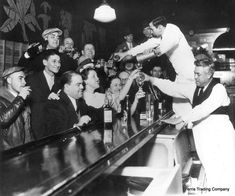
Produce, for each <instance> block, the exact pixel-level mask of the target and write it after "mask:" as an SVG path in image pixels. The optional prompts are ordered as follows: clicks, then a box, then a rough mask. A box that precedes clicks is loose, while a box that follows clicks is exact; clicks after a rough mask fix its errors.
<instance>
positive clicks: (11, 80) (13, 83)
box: [7, 71, 26, 93]
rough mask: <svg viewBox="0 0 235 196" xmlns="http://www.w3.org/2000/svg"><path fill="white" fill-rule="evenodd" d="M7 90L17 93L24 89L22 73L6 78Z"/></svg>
mask: <svg viewBox="0 0 235 196" xmlns="http://www.w3.org/2000/svg"><path fill="white" fill-rule="evenodd" d="M7 83H8V88H10V89H11V90H12V91H14V92H16V93H19V92H20V91H21V88H22V87H25V85H26V82H25V74H24V72H23V71H19V72H15V73H13V74H11V75H10V76H9V77H8V78H7Z"/></svg>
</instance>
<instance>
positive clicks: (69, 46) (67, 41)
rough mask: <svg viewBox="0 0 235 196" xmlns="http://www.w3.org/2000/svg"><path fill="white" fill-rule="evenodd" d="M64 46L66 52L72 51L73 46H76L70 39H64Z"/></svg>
mask: <svg viewBox="0 0 235 196" xmlns="http://www.w3.org/2000/svg"><path fill="white" fill-rule="evenodd" d="M64 46H65V49H66V50H68V51H71V50H72V49H73V46H74V42H73V40H72V39H71V38H70V37H68V38H65V39H64Z"/></svg>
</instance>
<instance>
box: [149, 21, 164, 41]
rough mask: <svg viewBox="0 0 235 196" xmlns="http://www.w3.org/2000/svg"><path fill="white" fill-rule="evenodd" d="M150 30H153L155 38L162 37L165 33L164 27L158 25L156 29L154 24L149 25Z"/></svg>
mask: <svg viewBox="0 0 235 196" xmlns="http://www.w3.org/2000/svg"><path fill="white" fill-rule="evenodd" d="M149 28H150V29H151V30H152V35H153V36H154V37H157V38H158V37H161V36H162V32H163V26H162V25H158V27H155V26H154V25H153V23H152V22H150V23H149Z"/></svg>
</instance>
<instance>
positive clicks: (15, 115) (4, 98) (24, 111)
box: [0, 67, 32, 150]
mask: <svg viewBox="0 0 235 196" xmlns="http://www.w3.org/2000/svg"><path fill="white" fill-rule="evenodd" d="M2 80H3V87H1V88H0V131H1V139H2V145H3V150H7V149H10V148H13V147H15V146H19V145H22V144H24V143H27V142H29V141H31V140H32V137H31V128H30V110H29V108H28V107H26V105H25V100H26V99H27V97H28V95H29V94H30V92H31V89H30V87H29V86H26V82H25V74H24V72H23V68H22V67H11V68H8V69H6V70H5V71H4V72H3V74H2Z"/></svg>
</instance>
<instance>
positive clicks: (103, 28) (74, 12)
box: [0, 0, 235, 57]
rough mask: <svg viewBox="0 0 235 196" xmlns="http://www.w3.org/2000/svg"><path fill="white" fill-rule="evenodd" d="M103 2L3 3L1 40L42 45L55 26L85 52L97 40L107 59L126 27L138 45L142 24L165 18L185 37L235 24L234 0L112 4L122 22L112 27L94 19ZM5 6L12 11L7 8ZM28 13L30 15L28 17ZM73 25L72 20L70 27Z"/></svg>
mask: <svg viewBox="0 0 235 196" xmlns="http://www.w3.org/2000/svg"><path fill="white" fill-rule="evenodd" d="M9 2H10V4H11V5H9ZM13 2H14V3H15V5H16V7H14V5H13ZM17 2H18V7H17ZM101 2H102V1H101V0H1V1H0V38H1V39H4V40H12V41H19V42H29V43H31V42H35V41H40V39H41V33H42V32H43V30H44V29H45V28H46V27H55V26H56V27H59V28H61V29H62V30H63V31H64V32H65V33H64V35H65V36H67V35H66V34H67V33H66V29H68V32H69V34H68V35H69V36H71V37H72V38H73V39H74V41H75V44H76V46H77V47H78V48H80V49H81V48H82V46H83V45H84V43H86V42H92V43H94V44H95V46H96V50H97V52H98V54H97V55H98V56H104V57H106V56H107V53H108V54H110V53H111V52H112V51H113V50H114V48H115V47H116V45H117V44H118V43H120V42H121V41H122V31H123V30H124V29H126V28H129V29H131V31H132V32H133V33H134V36H135V39H136V41H137V42H139V41H141V40H142V39H143V35H142V28H143V26H144V25H146V23H147V22H149V21H150V20H151V19H153V18H155V17H156V16H159V15H165V16H166V17H167V18H168V20H169V22H172V23H175V24H177V25H178V26H179V27H180V28H181V29H182V31H183V32H184V33H186V34H187V33H188V32H189V30H194V31H195V30H197V29H205V28H217V27H226V26H229V27H230V26H235V25H234V23H235V22H234V21H235V14H234V13H235V0H223V1H221V0H110V1H108V3H109V4H110V5H111V6H112V7H113V8H115V10H116V14H117V20H116V21H114V22H111V23H107V24H102V23H99V22H97V21H95V20H94V19H93V14H94V10H95V8H96V7H98V6H99V5H100V3H101ZM28 4H30V6H28V9H26V10H24V11H25V14H21V19H22V21H20V19H19V17H18V16H17V11H18V13H19V10H22V7H27V5H28ZM6 7H10V8H11V9H8V10H6ZM19 7H21V9H20V8H19ZM7 13H8V15H7ZM28 14H30V15H31V17H28V18H27V17H26V15H28ZM62 15H66V16H67V22H66V20H65V22H64V23H63V22H62V21H63V20H62ZM17 17H18V18H17ZM32 18H33V19H32ZM13 19H14V20H13ZM47 19H50V20H49V21H48V23H47V22H45V21H46V20H47ZM64 19H66V17H65V18H64ZM43 21H44V22H43ZM68 21H71V25H70V22H68ZM7 22H8V25H6V23H7ZM21 22H22V23H21ZM4 24H5V25H4ZM46 24H47V25H46ZM23 26H25V33H24V32H23ZM4 27H5V28H4ZM23 34H24V36H23ZM25 36H26V37H25Z"/></svg>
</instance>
